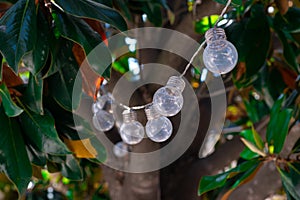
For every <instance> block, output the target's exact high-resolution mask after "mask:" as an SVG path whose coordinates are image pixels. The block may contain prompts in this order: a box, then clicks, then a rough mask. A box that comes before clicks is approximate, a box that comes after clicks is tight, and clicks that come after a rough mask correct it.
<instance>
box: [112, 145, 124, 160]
mask: <svg viewBox="0 0 300 200" xmlns="http://www.w3.org/2000/svg"><path fill="white" fill-rule="evenodd" d="M113 152H114V155H115V156H116V157H118V158H122V157H124V156H126V155H127V154H128V145H127V144H126V143H124V142H118V143H117V144H115V145H114V147H113Z"/></svg>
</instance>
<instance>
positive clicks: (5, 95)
mask: <svg viewBox="0 0 300 200" xmlns="http://www.w3.org/2000/svg"><path fill="white" fill-rule="evenodd" d="M0 97H1V99H2V104H3V107H4V111H5V114H6V115H7V116H9V117H16V116H18V115H20V114H21V113H22V112H23V110H22V109H21V108H20V107H18V106H17V105H16V104H15V102H14V101H13V100H12V99H11V97H10V93H9V90H8V89H7V87H6V85H5V84H4V83H2V84H1V85H0Z"/></svg>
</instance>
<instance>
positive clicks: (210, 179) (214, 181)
mask: <svg viewBox="0 0 300 200" xmlns="http://www.w3.org/2000/svg"><path fill="white" fill-rule="evenodd" d="M259 162H260V161H259V160H257V159H254V160H249V161H245V162H243V163H242V164H240V165H238V166H237V167H235V168H233V169H231V170H229V171H227V172H224V173H222V174H218V175H214V176H203V177H202V178H201V180H200V184H199V188H198V195H202V194H204V193H206V192H209V191H211V190H214V189H217V188H219V187H222V186H224V185H225V183H226V180H227V179H229V178H232V177H234V176H236V175H237V174H239V173H242V172H245V171H248V170H249V169H251V168H252V167H253V166H255V165H258V164H259Z"/></svg>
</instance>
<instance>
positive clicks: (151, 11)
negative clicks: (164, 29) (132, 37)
mask: <svg viewBox="0 0 300 200" xmlns="http://www.w3.org/2000/svg"><path fill="white" fill-rule="evenodd" d="M141 10H142V11H143V12H144V13H146V14H147V18H148V19H149V21H150V22H151V23H153V24H154V26H161V25H162V14H161V7H160V5H159V4H156V3H151V2H145V3H143V4H142V6H141Z"/></svg>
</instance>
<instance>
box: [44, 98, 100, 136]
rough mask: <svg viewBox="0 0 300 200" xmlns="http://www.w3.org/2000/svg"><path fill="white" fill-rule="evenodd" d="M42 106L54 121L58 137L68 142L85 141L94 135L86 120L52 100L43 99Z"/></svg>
mask: <svg viewBox="0 0 300 200" xmlns="http://www.w3.org/2000/svg"><path fill="white" fill-rule="evenodd" d="M44 104H45V106H46V107H47V109H49V110H50V112H51V114H52V115H53V117H54V119H55V127H56V130H57V132H58V133H59V135H62V136H64V137H66V138H68V139H70V140H80V139H86V138H90V137H93V136H94V135H95V134H94V132H93V130H92V129H91V127H90V123H89V122H88V121H87V120H86V119H83V118H82V117H80V116H78V115H76V114H75V113H72V112H70V111H67V110H65V109H63V108H62V107H61V106H60V105H59V104H58V103H57V102H56V101H55V100H53V99H52V98H47V99H45V100H44ZM75 122H76V124H75ZM76 125H77V126H76Z"/></svg>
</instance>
